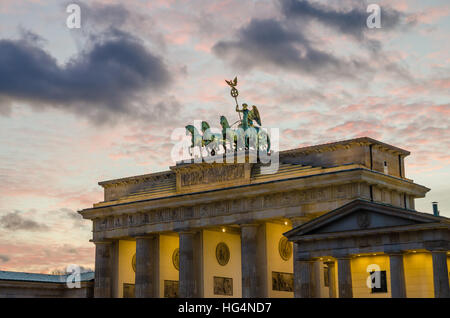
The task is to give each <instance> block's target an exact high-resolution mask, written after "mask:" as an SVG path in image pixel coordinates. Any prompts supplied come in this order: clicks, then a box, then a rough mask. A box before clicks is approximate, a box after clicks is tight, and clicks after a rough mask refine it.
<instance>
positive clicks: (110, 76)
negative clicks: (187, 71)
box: [0, 29, 172, 123]
mask: <svg viewBox="0 0 450 318" xmlns="http://www.w3.org/2000/svg"><path fill="white" fill-rule="evenodd" d="M30 38H31V37H30V36H28V37H27V38H25V39H21V40H9V39H3V40H0V74H2V76H1V77H0V102H1V101H3V103H2V104H0V114H2V113H7V111H8V107H11V103H8V101H10V102H11V101H18V100H19V101H27V102H29V104H30V105H31V107H34V108H45V107H49V106H50V107H53V108H58V109H63V110H68V111H70V112H72V113H74V114H77V115H80V116H83V117H86V118H88V119H90V120H92V121H95V122H96V123H99V122H100V123H101V122H104V121H110V120H114V117H117V116H121V115H126V116H134V117H138V118H142V117H144V118H146V119H147V120H152V119H153V120H157V118H154V116H153V114H152V111H153V109H152V107H153V105H151V104H150V105H149V103H147V102H145V100H143V99H142V96H141V93H143V92H150V93H159V92H162V91H163V90H164V89H165V88H167V87H168V86H169V84H170V83H171V79H172V77H171V74H170V72H169V70H168V68H167V66H166V65H165V63H164V61H163V59H162V58H161V57H159V56H157V55H155V54H153V53H152V52H150V51H149V50H148V49H147V48H146V47H145V46H144V45H143V43H142V42H141V41H140V40H138V39H137V38H135V37H134V36H132V35H131V34H129V33H126V32H123V31H120V30H115V29H112V30H109V31H108V32H107V33H104V34H101V35H98V36H96V37H94V38H92V41H91V43H90V45H89V47H88V48H86V49H84V50H82V51H81V52H79V54H78V55H77V56H75V57H73V58H72V59H71V60H70V61H69V62H68V63H66V65H64V66H60V65H59V64H58V62H57V60H56V59H55V58H54V57H53V56H52V55H51V54H49V53H48V52H47V51H45V50H44V49H43V48H42V47H41V46H39V44H38V43H36V42H34V41H32V40H30ZM137 105H138V106H140V107H137Z"/></svg>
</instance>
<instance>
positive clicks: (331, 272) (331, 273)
mask: <svg viewBox="0 0 450 318" xmlns="http://www.w3.org/2000/svg"><path fill="white" fill-rule="evenodd" d="M325 265H327V266H328V284H329V286H328V289H329V295H330V298H336V269H335V268H336V264H335V262H334V261H330V262H325Z"/></svg>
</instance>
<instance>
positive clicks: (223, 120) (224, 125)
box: [220, 116, 230, 129]
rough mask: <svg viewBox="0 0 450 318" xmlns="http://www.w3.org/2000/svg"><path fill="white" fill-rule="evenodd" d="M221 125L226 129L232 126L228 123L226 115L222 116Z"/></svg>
mask: <svg viewBox="0 0 450 318" xmlns="http://www.w3.org/2000/svg"><path fill="white" fill-rule="evenodd" d="M220 125H221V126H222V128H224V129H226V128H230V124H229V123H228V120H227V118H226V117H225V116H220Z"/></svg>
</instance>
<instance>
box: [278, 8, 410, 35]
mask: <svg viewBox="0 0 450 318" xmlns="http://www.w3.org/2000/svg"><path fill="white" fill-rule="evenodd" d="M337 3H338V2H337ZM280 4H281V10H282V12H283V14H284V15H285V16H286V17H287V18H295V19H301V20H303V21H309V20H315V21H317V22H319V23H321V24H324V25H327V26H329V27H331V28H334V29H335V30H336V32H340V33H345V34H348V35H351V36H353V37H354V38H356V39H358V40H361V41H362V40H364V39H365V33H366V32H373V31H374V30H373V29H369V28H368V27H367V25H366V21H367V17H368V16H369V13H367V5H368V2H367V1H356V2H353V4H352V8H351V9H349V10H337V9H336V8H333V7H330V6H327V5H324V4H321V3H318V2H310V1H305V0H280ZM402 17H404V14H403V13H401V12H399V11H397V10H394V9H392V8H390V7H388V6H382V11H381V21H382V29H383V32H385V31H387V30H392V29H394V28H396V27H397V26H399V25H400V24H401V21H402Z"/></svg>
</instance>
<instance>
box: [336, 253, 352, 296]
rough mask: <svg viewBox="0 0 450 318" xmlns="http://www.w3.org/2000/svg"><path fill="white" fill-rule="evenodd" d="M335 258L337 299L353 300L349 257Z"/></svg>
mask: <svg viewBox="0 0 450 318" xmlns="http://www.w3.org/2000/svg"><path fill="white" fill-rule="evenodd" d="M336 258H337V265H338V286H339V298H353V287H352V270H351V265H350V256H345V257H336Z"/></svg>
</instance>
